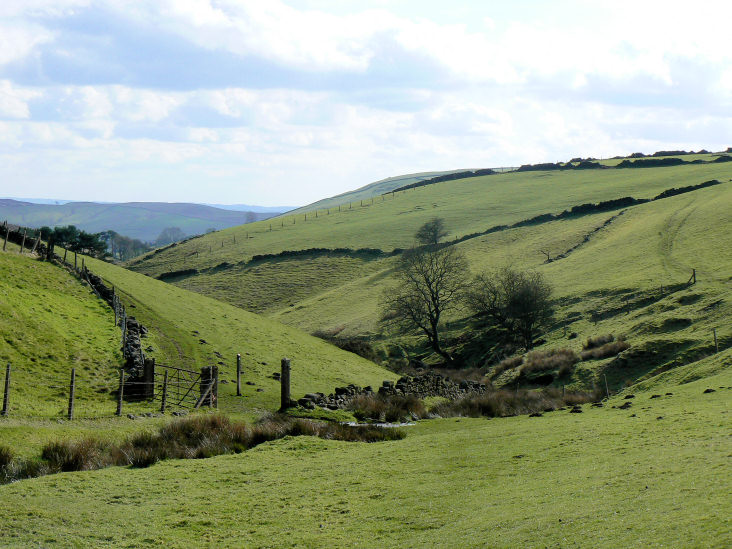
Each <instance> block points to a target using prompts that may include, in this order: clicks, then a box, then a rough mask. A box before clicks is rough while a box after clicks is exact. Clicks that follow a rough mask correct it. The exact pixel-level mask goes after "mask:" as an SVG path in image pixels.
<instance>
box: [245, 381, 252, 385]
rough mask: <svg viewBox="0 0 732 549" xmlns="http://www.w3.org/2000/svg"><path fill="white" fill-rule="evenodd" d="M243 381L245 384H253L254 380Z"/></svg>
mask: <svg viewBox="0 0 732 549" xmlns="http://www.w3.org/2000/svg"><path fill="white" fill-rule="evenodd" d="M244 383H245V384H246V385H254V382H253V381H245V382H244Z"/></svg>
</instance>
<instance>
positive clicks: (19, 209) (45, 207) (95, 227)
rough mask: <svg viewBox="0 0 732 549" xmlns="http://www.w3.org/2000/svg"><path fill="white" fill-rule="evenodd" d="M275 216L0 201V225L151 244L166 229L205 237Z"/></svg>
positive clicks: (179, 207) (162, 206)
mask: <svg viewBox="0 0 732 549" xmlns="http://www.w3.org/2000/svg"><path fill="white" fill-rule="evenodd" d="M278 213H280V212H255V211H232V210H225V209H221V208H214V207H211V206H205V205H202V204H189V203H168V202H127V203H122V204H101V203H97V202H68V203H66V204H34V203H31V202H25V201H19V200H12V199H0V221H4V220H7V221H9V222H10V223H15V224H18V225H27V226H30V227H41V226H44V225H47V226H49V227H54V226H63V225H75V226H76V227H78V228H79V229H82V230H85V231H88V232H99V231H104V230H113V231H116V232H118V233H120V234H123V235H125V236H129V237H132V238H139V239H140V240H144V241H153V240H155V239H156V238H157V237H158V235H159V234H160V232H161V231H162V230H163V229H165V228H166V227H179V228H180V229H181V230H182V231H183V232H184V233H186V234H187V235H194V234H201V233H205V232H206V231H207V230H208V229H211V228H213V229H216V230H220V229H225V228H228V227H233V226H236V225H242V224H244V223H251V222H253V221H260V220H262V219H267V218H269V217H272V216H274V215H277V214H278Z"/></svg>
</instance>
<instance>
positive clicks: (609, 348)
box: [580, 339, 630, 360]
mask: <svg viewBox="0 0 732 549" xmlns="http://www.w3.org/2000/svg"><path fill="white" fill-rule="evenodd" d="M626 349H630V344H629V343H628V342H626V341H624V340H622V339H618V340H617V341H613V342H612V343H606V344H605V345H603V346H602V347H596V348H594V349H588V350H586V351H582V353H580V354H581V356H582V360H590V359H600V358H608V357H611V356H616V355H618V354H620V353H622V352H623V351H625V350H626Z"/></svg>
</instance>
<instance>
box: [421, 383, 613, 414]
mask: <svg viewBox="0 0 732 549" xmlns="http://www.w3.org/2000/svg"><path fill="white" fill-rule="evenodd" d="M600 398H601V395H600V393H599V392H595V393H584V392H582V393H579V392H578V393H569V392H568V393H565V394H564V395H563V394H562V391H561V390H559V389H555V388H547V389H542V390H540V391H527V390H520V391H508V390H499V391H492V392H490V393H486V394H483V395H479V394H475V395H468V396H466V397H463V398H460V399H457V400H453V401H447V402H442V403H440V404H437V405H436V406H435V407H433V408H432V409H431V410H430V414H433V415H435V416H439V417H455V416H464V417H509V416H518V415H524V414H533V413H540V412H550V411H552V410H557V409H559V408H563V407H564V406H567V405H572V406H574V405H578V404H585V403H588V402H595V401H597V400H599V399H600Z"/></svg>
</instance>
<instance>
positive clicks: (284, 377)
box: [280, 358, 291, 411]
mask: <svg viewBox="0 0 732 549" xmlns="http://www.w3.org/2000/svg"><path fill="white" fill-rule="evenodd" d="M281 367H282V372H281V373H280V411H284V410H287V409H288V408H289V407H290V406H291V401H290V359H289V358H283V359H282V363H281Z"/></svg>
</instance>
